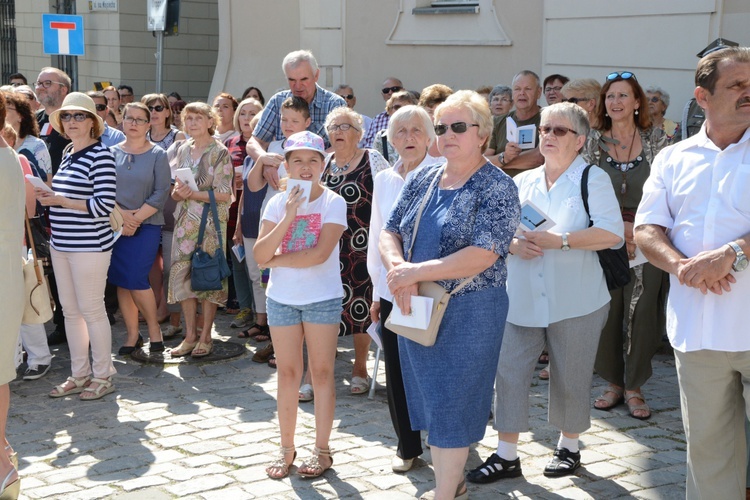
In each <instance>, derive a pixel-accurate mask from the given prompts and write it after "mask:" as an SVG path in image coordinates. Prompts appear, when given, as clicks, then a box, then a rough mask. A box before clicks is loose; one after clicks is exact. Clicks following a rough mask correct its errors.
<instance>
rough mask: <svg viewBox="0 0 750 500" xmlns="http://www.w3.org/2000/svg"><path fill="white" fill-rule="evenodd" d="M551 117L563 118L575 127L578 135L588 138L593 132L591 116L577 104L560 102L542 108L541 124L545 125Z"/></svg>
mask: <svg viewBox="0 0 750 500" xmlns="http://www.w3.org/2000/svg"><path fill="white" fill-rule="evenodd" d="M550 116H561V117H562V118H564V119H565V120H567V121H568V122H569V123H570V124H571V125H572V126H573V130H575V132H576V134H577V135H582V136H584V137H588V135H589V131H590V130H591V126H590V125H589V116H588V113H586V110H585V109H583V108H582V107H580V106H578V105H577V104H573V103H572V102H558V103H555V104H552V105H551V106H547V107H546V108H542V113H541V117H540V123H544V121H545V120H546V119H547V118H549V117H550Z"/></svg>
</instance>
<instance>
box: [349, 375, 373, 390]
mask: <svg viewBox="0 0 750 500" xmlns="http://www.w3.org/2000/svg"><path fill="white" fill-rule="evenodd" d="M370 380H371V379H370V377H352V382H351V386H350V391H351V393H352V394H367V392H368V391H369V390H370Z"/></svg>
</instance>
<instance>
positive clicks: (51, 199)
mask: <svg viewBox="0 0 750 500" xmlns="http://www.w3.org/2000/svg"><path fill="white" fill-rule="evenodd" d="M34 196H36V199H37V201H38V202H39V203H41V204H42V206H45V207H55V206H60V207H61V206H63V203H65V200H66V199H67V198H65V196H62V195H59V194H54V193H50V192H49V191H47V190H45V189H41V188H34Z"/></svg>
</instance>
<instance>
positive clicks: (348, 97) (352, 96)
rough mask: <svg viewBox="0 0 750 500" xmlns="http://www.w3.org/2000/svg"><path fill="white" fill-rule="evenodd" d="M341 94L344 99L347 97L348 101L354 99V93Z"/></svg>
mask: <svg viewBox="0 0 750 500" xmlns="http://www.w3.org/2000/svg"><path fill="white" fill-rule="evenodd" d="M339 95H340V96H341V97H343V98H344V99H346V100H347V101H351V100H352V99H354V94H345V95H341V94H339Z"/></svg>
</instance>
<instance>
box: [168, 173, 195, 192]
mask: <svg viewBox="0 0 750 500" xmlns="http://www.w3.org/2000/svg"><path fill="white" fill-rule="evenodd" d="M174 177H175V179H180V182H181V183H183V184H187V185H188V186H190V189H192V190H193V191H198V184H196V183H195V175H194V174H193V171H192V170H190V169H189V168H178V169H177V170H175V171H174Z"/></svg>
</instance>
